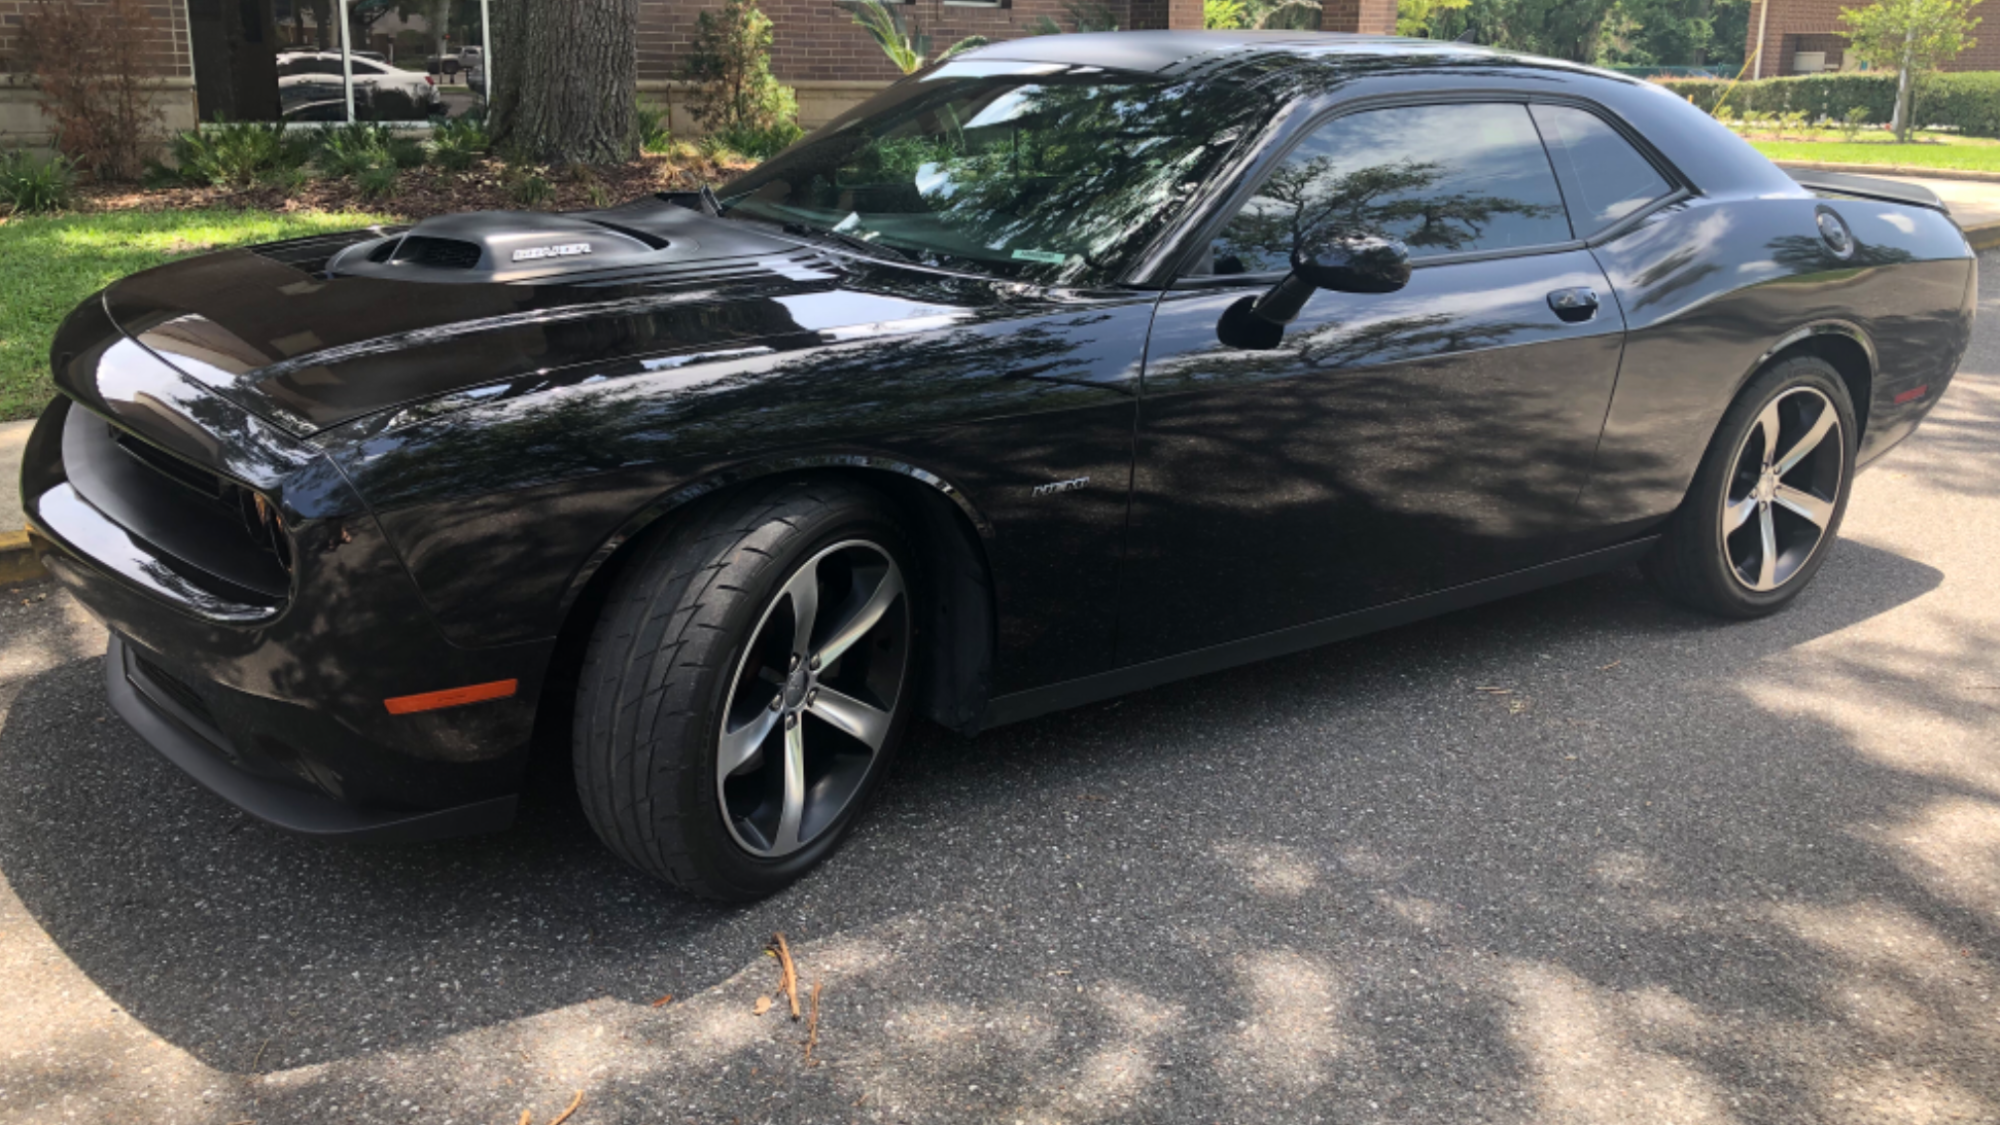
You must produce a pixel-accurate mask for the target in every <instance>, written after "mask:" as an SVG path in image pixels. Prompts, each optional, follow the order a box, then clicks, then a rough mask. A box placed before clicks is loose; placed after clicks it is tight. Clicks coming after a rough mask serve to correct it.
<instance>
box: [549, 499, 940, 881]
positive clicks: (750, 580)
mask: <svg viewBox="0 0 2000 1125" xmlns="http://www.w3.org/2000/svg"><path fill="white" fill-rule="evenodd" d="M911 558H912V553H911V551H910V550H909V548H908V546H907V544H906V542H905V540H904V537H903V535H902V532H901V530H900V529H899V527H898V525H897V523H896V521H895V520H894V518H893V516H892V513H891V509H890V508H889V507H888V505H887V504H886V503H884V502H883V501H882V500H881V499H880V498H879V497H877V496H875V495H874V494H873V493H871V492H868V491H866V490H863V489H860V488H855V487H852V486H848V485H843V484H838V483H822V482H805V483H796V484H787V485H780V486H778V487H777V488H775V489H772V490H769V491H764V492H759V493H756V494H751V495H746V496H744V497H741V498H739V499H737V500H735V501H733V502H730V501H724V502H722V503H720V504H718V505H716V506H713V507H711V508H709V509H708V510H707V511H705V512H703V513H701V514H699V515H697V516H695V517H694V518H691V519H689V520H687V521H686V522H685V523H683V524H682V525H680V526H678V527H675V528H673V529H671V530H670V531H669V532H668V533H667V534H665V535H663V536H661V537H659V538H658V539H656V540H655V541H654V542H652V543H650V544H647V545H646V547H645V548H644V549H643V550H642V552H641V554H640V555H639V556H638V557H637V558H635V559H634V560H633V561H632V563H631V565H630V566H628V567H627V568H626V569H625V570H624V572H623V573H622V574H621V575H620V576H619V578H618V579H617V581H616V583H615V584H614V586H613V589H612V593H611V597H610V600H609V602H608V604H607V605H606V608H605V611H604V616H603V617H602V619H601V620H599V622H598V623H597V627H596V629H595V630H594V631H593V633H592V635H591V640H590V646H589V649H588V651H587V654H586V656H585V664H584V669H583V674H582V676H581V677H580V680H579V683H578V687H577V707H576V728H575V733H574V754H575V766H576V779H577V788H578V791H579V793H580V794H581V796H582V800H583V807H584V811H585V812H586V814H587V815H588V816H589V818H590V821H591V824H592V826H593V827H595V828H596V829H597V833H598V835H599V836H600V837H601V838H602V839H603V840H604V842H605V844H606V845H608V846H609V847H610V848H611V850H612V851H614V852H616V853H618V854H619V855H620V856H622V857H624V858H625V859H626V860H628V861H629V862H631V863H632V864H633V865H635V866H637V867H639V868H641V869H643V870H646V871H648V872H651V873H652V874H654V875H657V876H659V877H660V878H662V879H665V880H667V881H668V882H670V883H673V884H675V885H676V886H679V887H681V888H683V889H685V890H688V891H692V892H694V893H696V894H700V895H704V896H706V897H710V898H719V899H726V900H738V901H740V900H746V899H753V898H758V897H762V896H764V895H768V894H771V893H772V892H774V891H776V890H778V889H779V888H781V887H783V886H785V885H786V884H787V883H790V882H791V881H792V880H794V879H796V878H798V877H799V876H800V875H802V874H803V873H804V872H805V871H806V870H807V869H809V868H811V867H812V866H813V865H814V864H816V863H818V862H819V861H820V860H822V859H824V858H826V857H827V856H828V855H829V854H831V852H832V851H833V849H834V848H835V847H836V846H838V844H839V842H840V840H841V838H842V837H843V836H844V835H845V834H846V832H847V830H848V829H849V828H850V827H851V826H852V825H853V824H854V822H855V820H856V818H857V817H858V816H859V815H860V812H861V810H862V808H863V807H864V806H865V805H866V804H867V801H868V798H869V796H870V794H871V793H872V791H873V790H874V788H875V786H876V785H877V783H879V782H880V780H881V777H882V774H883V772H884V769H885V767H886V766H887V764H888V762H889V759H890V757H891V756H892V755H893V754H894V753H895V750H896V746H897V743H898V742H899V741H900V740H901V738H902V734H903V729H904V727H905V726H906V725H907V722H908V719H909V715H910V711H911V709H912V707H911V705H912V696H913V695H914V694H915V692H914V690H913V689H912V684H913V683H914V682H915V681H914V676H913V674H912V673H913V664H914V660H915V638H914V634H913V630H914V627H915V622H916V620H917V616H916V613H915V612H914V610H913V604H914V601H915V596H916V591H915V590H914V583H915V580H916V574H915V572H914V570H913V569H912V566H911Z"/></svg>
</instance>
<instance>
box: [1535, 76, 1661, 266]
mask: <svg viewBox="0 0 2000 1125" xmlns="http://www.w3.org/2000/svg"><path fill="white" fill-rule="evenodd" d="M1534 114H1535V124H1537V125H1539V126H1541V129H1542V137H1543V139H1544V140H1546V141H1547V142H1548V145H1549V156H1550V158H1551V159H1553V160H1554V161H1555V166H1556V174H1557V175H1559V176H1560V177H1562V186H1563V192H1564V194H1565V195H1566V196H1567V197H1568V199H1569V210H1570V218H1571V220H1572V221H1573V222H1575V224H1576V227H1577V232H1576V233H1577V236H1578V237H1580V238H1584V237H1588V236H1590V235H1592V234H1595V233H1597V232H1598V231H1599V230H1602V229H1603V228H1605V227H1608V226H1610V225H1611V224H1613V223H1615V222H1617V221H1618V220H1620V219H1622V218H1625V217H1626V216H1627V215H1630V214H1632V213H1634V212H1636V211H1638V210H1640V209H1641V208H1643V207H1645V206H1646V205H1647V204H1648V203H1651V202H1652V201H1653V200H1655V199H1658V198H1660V197H1661V196H1663V195H1665V194H1667V193H1668V192H1669V191H1671V190H1673V188H1672V185H1670V184H1668V183H1667V181H1666V178H1665V177H1663V176H1661V175H1660V173H1659V171H1658V170H1657V169H1655V168H1654V167H1653V165H1652V163H1651V162H1650V161H1648V160H1647V159H1646V158H1645V157H1644V156H1641V155H1640V154H1639V151H1638V150H1637V149H1635V148H1633V147H1632V146H1631V144H1630V143H1628V142H1627V141H1626V140H1625V138H1623V137H1621V136H1619V135H1618V133H1617V131H1616V130H1614V129H1613V128H1612V127H1611V126H1610V125H1608V124H1606V123H1605V122H1604V120H1603V119H1602V118H1600V117H1598V116H1597V115H1596V114H1594V113H1589V112H1586V111H1584V110H1581V109H1576V108H1574V107H1572V106H1563V105H1538V106H1536V107H1535V108H1534Z"/></svg>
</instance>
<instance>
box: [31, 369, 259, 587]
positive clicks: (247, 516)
mask: <svg viewBox="0 0 2000 1125" xmlns="http://www.w3.org/2000/svg"><path fill="white" fill-rule="evenodd" d="M62 449H63V452H62V457H63V467H64V471H65V474H66V475H67V476H68V478H69V484H70V487H71V488H73V489H74V490H75V492H76V495H77V497H78V498H79V499H81V500H83V501H84V502H85V503H87V504H89V505H90V506H91V507H93V508H95V509H96V510H97V511H98V513H100V514H101V515H102V516H104V518H106V519H108V520H110V521H111V522H112V523H114V524H117V525H118V526H119V527H121V528H123V529H124V530H125V531H126V532H127V533H128V534H130V535H131V536H132V537H133V538H134V539H136V540H138V541H139V542H141V543H144V544H146V546H147V549H148V551H149V552H150V554H151V555H152V557H153V560H154V561H155V562H156V563H157V564H158V566H160V567H164V568H165V569H166V570H171V571H173V572H174V573H175V574H176V575H177V576H178V579H177V581H184V582H186V583H189V584H191V585H194V586H197V587H200V588H201V589H203V590H204V591H206V592H208V593H210V594H212V595H214V596H215V597H217V598H221V599H224V600H226V601H229V602H232V603H245V604H256V605H267V604H275V603H277V602H281V601H283V600H284V598H285V597H286V596H287V595H288V594H289V592H290V590H291V585H292V582H291V577H292V557H293V556H292V544H291V536H290V533H289V530H288V529H287V528H286V527H285V525H284V521H283V518H282V516H281V515H280V514H279V512H278V510H277V508H276V506H275V505H273V504H272V503H271V501H270V500H269V499H267V498H266V497H264V496H262V495H260V494H259V493H258V492H257V491H256V490H254V489H252V488H250V487H249V486H247V485H244V484H241V483H239V482H237V481H234V480H231V479H229V478H228V477H224V476H222V475H220V474H218V473H216V472H214V471H213V470H211V469H208V468H207V467H205V466H203V465H201V464H199V463H197V462H194V461H190V460H187V459H185V458H183V457H180V456H178V455H176V454H174V453H172V452H170V451H168V450H167V449H165V448H163V447H161V446H158V445H155V444H153V443H152V442H150V441H148V440H147V439H145V438H143V437H140V436H137V435H134V434H131V433H128V432H125V431H123V430H119V429H116V428H114V427H112V426H111V425H109V424H107V423H106V422H105V421H104V420H103V419H102V418H100V417H98V416H97V415H94V414H92V413H90V412H89V411H87V410H82V409H74V408H73V409H71V410H70V411H69V416H68V418H67V419H65V420H64V423H63V438H62Z"/></svg>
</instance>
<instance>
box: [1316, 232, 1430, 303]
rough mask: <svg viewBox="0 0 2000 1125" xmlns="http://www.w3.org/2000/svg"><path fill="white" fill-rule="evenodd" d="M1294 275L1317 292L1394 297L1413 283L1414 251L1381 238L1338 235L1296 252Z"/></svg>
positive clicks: (1375, 236)
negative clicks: (1411, 264)
mask: <svg viewBox="0 0 2000 1125" xmlns="http://www.w3.org/2000/svg"><path fill="white" fill-rule="evenodd" d="M1292 272H1293V273H1294V274H1297V275H1298V276H1299V277H1302V278H1304V279H1305V280H1306V281H1307V282H1310V283H1311V284H1312V286H1313V287H1314V288H1316V289H1331V290H1333V291H1335V292H1337V293H1394V292H1395V291H1396V290H1398V289H1401V288H1402V287H1403V286H1405V285H1408V284H1409V283H1410V248H1409V247H1407V246H1405V245H1403V244H1402V243H1400V242H1398V241H1396V240H1395V239H1393V238H1383V237H1381V236H1380V235H1373V234H1336V235H1332V236H1329V237H1325V238H1321V239H1319V240H1316V241H1315V240H1308V241H1306V242H1305V243H1304V244H1302V245H1301V246H1300V247H1299V248H1298V249H1296V250H1294V251H1292ZM1293 315H1295V316H1296V315H1297V314H1296V313H1294V314H1293Z"/></svg>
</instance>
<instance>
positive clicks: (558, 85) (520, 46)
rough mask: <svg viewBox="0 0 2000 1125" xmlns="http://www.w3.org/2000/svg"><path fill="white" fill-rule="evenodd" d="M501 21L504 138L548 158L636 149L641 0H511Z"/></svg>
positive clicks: (617, 157)
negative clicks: (635, 113)
mask: <svg viewBox="0 0 2000 1125" xmlns="http://www.w3.org/2000/svg"><path fill="white" fill-rule="evenodd" d="M493 22H494V24H495V25H496V26H495V27H494V39H495V50H494V52H493V54H494V57H495V60H496V61H497V62H498V63H499V64H500V66H501V67H503V68H504V71H502V72H501V73H500V74H499V76H498V81H497V82H489V84H488V97H489V99H490V101H489V106H490V112H491V114H492V117H493V137H494V141H495V143H496V144H498V145H501V146H503V147H505V148H506V149H507V150H509V151H511V152H514V153H517V154H518V155H519V156H521V157H522V158H525V159H527V160H532V161H537V162H540V163H547V164H615V163H622V162H624V161H627V160H630V159H632V158H633V157H634V156H637V155H638V139H637V122H636V119H635V118H634V116H633V103H634V102H635V100H636V98H637V94H638V88H639V51H638V30H639V0H505V2H503V3H495V4H494V5H493ZM492 76H493V74H492V72H491V71H489V78H490V77H492Z"/></svg>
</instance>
